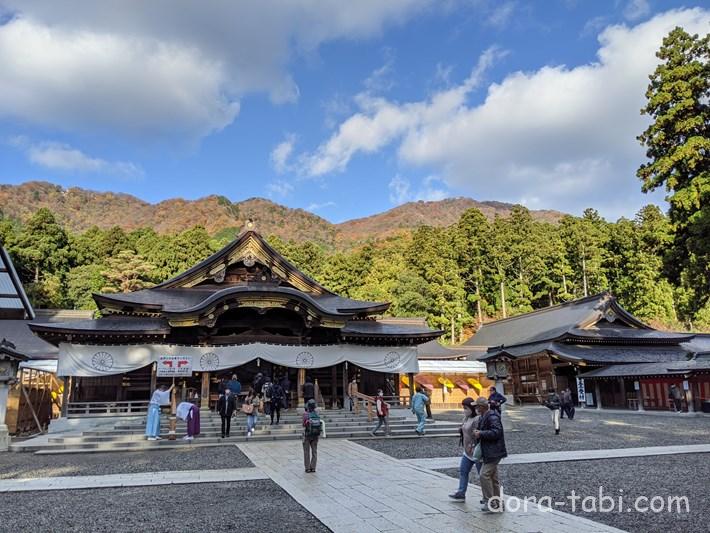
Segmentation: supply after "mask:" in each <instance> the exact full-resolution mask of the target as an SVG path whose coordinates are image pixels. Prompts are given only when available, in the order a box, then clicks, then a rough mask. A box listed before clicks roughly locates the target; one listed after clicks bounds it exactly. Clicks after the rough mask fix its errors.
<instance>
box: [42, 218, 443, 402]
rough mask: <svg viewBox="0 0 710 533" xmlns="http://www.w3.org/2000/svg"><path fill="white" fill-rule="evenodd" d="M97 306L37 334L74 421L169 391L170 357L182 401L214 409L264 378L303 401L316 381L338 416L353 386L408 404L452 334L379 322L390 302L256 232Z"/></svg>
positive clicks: (100, 297)
mask: <svg viewBox="0 0 710 533" xmlns="http://www.w3.org/2000/svg"><path fill="white" fill-rule="evenodd" d="M94 300H95V301H96V304H97V305H98V308H99V311H100V315H101V316H100V318H96V319H93V320H79V321H73V322H65V323H62V322H59V323H58V322H53V323H37V322H35V323H32V324H30V329H31V330H32V331H33V332H34V333H35V334H36V335H37V336H39V337H41V338H42V339H43V340H45V341H47V342H49V343H51V344H53V345H55V346H57V347H58V349H59V353H58V363H57V375H58V376H60V377H64V378H65V383H68V386H66V387H65V388H64V394H65V398H64V401H63V403H62V405H63V406H64V409H65V411H66V409H67V406H71V405H72V404H77V403H83V404H84V405H88V403H89V402H99V403H100V402H113V403H116V402H124V403H125V404H126V405H129V404H130V402H133V401H141V402H145V401H147V399H148V398H149V395H150V392H151V391H152V390H153V389H154V388H155V387H156V386H157V385H158V384H160V383H168V379H166V378H161V377H159V375H158V374H160V372H159V371H158V370H157V366H158V364H159V363H160V362H161V361H162V362H164V361H165V360H166V359H167V357H168V356H177V357H178V358H181V359H182V360H183V361H186V362H187V363H185V364H186V365H189V367H190V371H189V372H188V374H187V375H185V376H184V377H180V378H179V379H178V382H179V384H180V385H181V390H182V394H187V395H190V397H192V396H194V395H195V394H198V395H199V397H200V402H201V407H203V408H207V407H209V406H210V405H211V404H213V403H214V402H215V401H216V399H217V395H218V389H217V387H218V382H219V380H220V379H221V378H223V377H231V376H232V374H237V376H238V379H239V380H240V382H241V383H242V386H243V388H248V385H249V384H251V382H252V380H253V378H254V376H255V375H256V374H257V373H259V372H261V373H262V374H264V375H268V376H270V377H271V378H272V379H281V378H283V377H284V376H287V377H288V379H289V381H290V383H291V384H292V385H291V400H292V401H293V402H296V401H298V400H300V398H298V397H297V395H298V394H300V392H299V391H300V390H301V385H302V384H303V383H304V382H305V380H306V379H307V378H308V379H312V380H313V381H314V382H316V383H317V384H318V389H319V391H320V397H319V399H320V402H321V404H322V405H324V406H327V407H338V406H342V405H344V399H345V394H346V388H347V383H348V381H349V380H350V379H352V377H353V376H357V377H358V379H359V382H360V392H363V393H366V394H374V393H375V392H376V390H377V388H383V389H384V390H386V391H387V392H389V393H390V394H392V395H397V394H399V386H400V376H401V375H403V374H404V375H409V377H410V381H409V382H410V383H411V382H412V381H413V379H414V374H416V373H418V372H419V365H418V358H417V346H418V345H420V344H423V343H426V342H428V341H431V340H434V339H436V338H438V337H440V336H441V335H442V333H443V332H442V331H439V330H432V329H430V328H429V327H427V326H426V324H423V323H421V324H419V323H402V324H397V323H391V322H390V323H387V322H382V321H379V320H377V319H376V318H375V317H376V316H377V315H381V314H383V313H385V312H386V311H387V309H388V307H389V304H388V303H385V302H366V301H358V300H353V299H349V298H345V297H341V296H338V295H337V294H334V293H333V292H331V291H330V290H328V289H327V288H325V287H323V286H322V285H320V284H319V283H318V282H316V281H315V280H313V279H311V278H310V277H309V276H307V275H306V274H304V273H303V272H301V271H299V270H298V269H297V268H296V267H295V266H294V265H292V264H291V263H290V262H288V261H287V260H286V259H285V258H284V257H283V256H281V255H280V254H279V253H278V252H277V251H276V250H274V249H273V248H272V247H271V246H270V245H269V244H268V243H267V242H266V241H265V240H264V239H263V238H262V237H261V236H260V235H259V234H258V233H256V232H255V231H253V230H248V231H245V232H244V233H242V234H241V235H240V236H239V237H238V238H237V239H236V240H234V241H233V242H232V243H230V244H228V245H227V246H226V247H225V248H223V249H222V250H220V251H219V252H217V253H215V254H213V255H212V256H211V257H209V258H207V259H205V260H204V261H202V262H201V263H199V264H197V265H195V266H194V267H192V268H190V269H189V270H187V271H186V272H184V273H182V274H180V275H178V276H176V277H174V278H172V279H169V280H168V281H165V282H163V283H160V284H159V285H156V286H154V287H152V288H149V289H143V290H138V291H135V292H130V293H120V294H95V295H94ZM170 381H172V380H170ZM292 405H293V404H292ZM64 414H66V412H65V413H64Z"/></svg>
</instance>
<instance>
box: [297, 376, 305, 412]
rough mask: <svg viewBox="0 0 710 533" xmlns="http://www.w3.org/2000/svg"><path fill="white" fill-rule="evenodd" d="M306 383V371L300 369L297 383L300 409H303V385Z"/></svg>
mask: <svg viewBox="0 0 710 533" xmlns="http://www.w3.org/2000/svg"><path fill="white" fill-rule="evenodd" d="M305 382H306V369H305V368H299V369H298V379H297V381H296V394H297V395H298V407H303V405H304V404H303V384H304V383H305Z"/></svg>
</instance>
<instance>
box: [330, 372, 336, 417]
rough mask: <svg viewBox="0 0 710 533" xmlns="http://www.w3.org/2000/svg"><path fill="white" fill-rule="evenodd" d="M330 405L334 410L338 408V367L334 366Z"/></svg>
mask: <svg viewBox="0 0 710 533" xmlns="http://www.w3.org/2000/svg"><path fill="white" fill-rule="evenodd" d="M330 378H331V379H330V386H331V387H332V388H331V391H330V392H331V394H330V405H331V407H332V408H333V409H337V408H338V367H337V366H335V365H333V366H332V367H331V369H330Z"/></svg>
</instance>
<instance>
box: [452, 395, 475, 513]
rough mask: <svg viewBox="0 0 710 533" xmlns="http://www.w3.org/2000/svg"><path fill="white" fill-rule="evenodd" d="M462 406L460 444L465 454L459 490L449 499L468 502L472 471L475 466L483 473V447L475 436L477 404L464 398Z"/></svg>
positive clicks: (461, 467) (462, 461)
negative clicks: (469, 479) (467, 496)
mask: <svg viewBox="0 0 710 533" xmlns="http://www.w3.org/2000/svg"><path fill="white" fill-rule="evenodd" d="M461 405H462V406H463V413H464V415H463V423H462V424H461V427H460V428H459V433H460V434H461V442H460V444H461V445H462V446H463V454H462V455H461V463H460V464H459V488H458V490H457V491H456V492H454V493H453V494H449V498H451V499H452V500H456V501H465V500H466V489H468V478H469V475H470V474H471V469H472V468H473V467H474V466H475V467H476V471H477V472H478V473H479V474H480V471H481V455H480V452H481V447H480V446H477V441H476V438H475V437H474V436H473V432H474V431H475V430H476V429H477V428H478V420H479V419H480V417H479V416H478V415H477V414H476V404H475V402H474V400H473V398H464V399H463V401H462V402H461Z"/></svg>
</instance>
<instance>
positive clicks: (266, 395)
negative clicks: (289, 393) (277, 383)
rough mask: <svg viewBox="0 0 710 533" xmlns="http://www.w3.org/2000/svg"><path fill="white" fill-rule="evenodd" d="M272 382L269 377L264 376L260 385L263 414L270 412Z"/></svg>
mask: <svg viewBox="0 0 710 533" xmlns="http://www.w3.org/2000/svg"><path fill="white" fill-rule="evenodd" d="M273 386H274V384H273V383H271V377H270V376H265V377H264V384H263V385H262V386H261V398H262V399H263V400H264V414H265V415H270V414H271V389H272V388H273Z"/></svg>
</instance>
